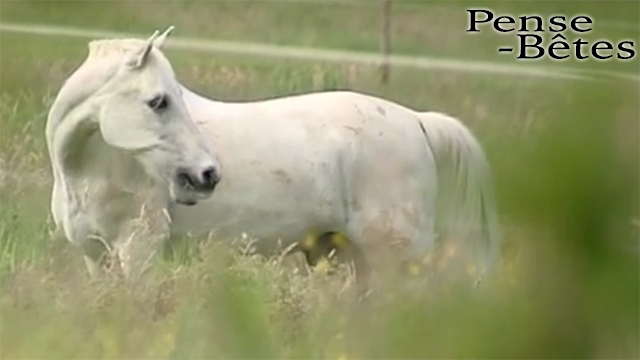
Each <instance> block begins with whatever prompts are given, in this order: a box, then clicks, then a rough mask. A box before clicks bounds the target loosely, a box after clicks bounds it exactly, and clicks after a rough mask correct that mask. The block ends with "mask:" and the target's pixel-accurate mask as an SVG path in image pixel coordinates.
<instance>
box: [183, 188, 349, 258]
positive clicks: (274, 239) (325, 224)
mask: <svg viewBox="0 0 640 360" xmlns="http://www.w3.org/2000/svg"><path fill="white" fill-rule="evenodd" d="M238 181H239V182H237V183H235V184H234V183H233V181H229V182H228V183H226V184H224V185H226V186H223V185H222V184H221V186H220V188H219V189H217V190H216V191H215V192H214V194H213V196H212V197H211V198H210V199H208V200H206V201H203V202H201V203H199V204H198V205H195V206H191V207H187V206H177V207H176V208H174V210H173V211H172V228H173V230H172V232H173V233H174V234H192V235H195V236H205V235H208V234H211V233H213V235H214V236H215V238H216V239H219V240H227V239H232V238H237V237H239V236H241V235H242V234H246V235H247V236H249V237H251V238H254V239H256V240H258V246H260V245H261V244H262V245H264V247H265V248H273V247H274V246H275V245H277V243H278V241H280V243H281V244H282V245H283V246H285V247H286V246H288V245H289V244H291V243H293V242H295V241H299V240H302V239H303V238H304V236H306V234H307V233H308V232H310V231H329V230H337V231H341V230H343V229H344V228H345V226H346V225H345V224H346V215H345V211H344V208H343V204H342V201H341V196H339V194H338V193H337V191H338V187H336V186H329V185H328V184H327V185H322V184H318V183H317V182H316V183H313V182H301V183H298V184H296V183H295V179H291V180H289V181H290V182H287V181H285V180H283V179H278V180H275V181H269V179H266V178H264V177H257V178H255V179H253V180H244V181H243V180H238Z"/></svg>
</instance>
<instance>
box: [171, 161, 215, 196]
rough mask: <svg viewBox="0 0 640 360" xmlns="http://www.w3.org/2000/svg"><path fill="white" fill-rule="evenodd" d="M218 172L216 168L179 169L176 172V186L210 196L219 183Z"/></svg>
mask: <svg viewBox="0 0 640 360" xmlns="http://www.w3.org/2000/svg"><path fill="white" fill-rule="evenodd" d="M220 179H221V177H220V171H219V170H218V168H217V167H216V166H212V165H210V166H205V167H202V168H198V169H194V168H180V169H178V170H177V172H176V180H177V183H178V185H179V186H180V187H181V188H182V189H184V190H190V191H196V192H199V193H205V194H210V193H211V192H213V190H214V189H215V188H216V185H218V183H219V182H220Z"/></svg>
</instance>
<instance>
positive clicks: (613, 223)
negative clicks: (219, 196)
mask: <svg viewBox="0 0 640 360" xmlns="http://www.w3.org/2000/svg"><path fill="white" fill-rule="evenodd" d="M475 3H477V4H480V5H485V6H494V7H495V8H498V7H500V6H502V9H504V10H503V11H515V12H517V11H527V10H530V9H532V8H534V7H535V6H539V7H538V8H537V10H536V11H537V12H539V13H543V12H553V11H560V10H562V11H565V12H573V13H581V12H584V11H588V12H589V13H590V14H591V15H592V16H594V17H595V18H596V19H598V18H605V19H620V20H621V21H622V20H624V21H626V22H634V23H635V24H638V23H640V19H639V16H638V14H639V12H638V3H637V2H635V1H626V2H625V1H616V2H612V5H602V3H600V5H598V3H596V2H589V1H585V2H577V1H571V2H569V1H566V2H561V3H558V4H560V5H557V7H555V8H554V7H553V6H552V5H550V4H552V3H553V2H536V4H538V5H535V4H534V2H518V4H521V5H517V6H516V5H515V3H510V5H505V4H506V3H504V2H495V1H494V2H484V3H482V2H479V1H478V2H475ZM443 4H444V3H442V4H440V5H442V6H438V7H431V6H430V5H429V4H427V3H426V2H418V1H415V2H408V1H407V2H403V3H400V4H398V6H397V9H396V10H394V19H396V21H395V25H394V39H395V40H394V48H393V49H394V52H395V53H403V54H413V55H437V56H442V57H460V58H466V59H481V60H495V61H500V62H504V61H506V60H504V58H500V57H498V56H497V55H496V54H495V52H494V50H493V49H494V48H495V47H497V45H495V44H497V41H498V40H496V38H495V35H491V34H483V35H482V36H479V37H478V36H476V37H469V36H468V35H465V34H464V33H463V32H462V31H461V29H460V26H464V23H463V20H464V7H463V6H462V5H460V3H458V2H456V3H455V4H451V3H448V4H449V5H447V6H444V5H443ZM0 10H1V11H0V20H1V21H2V22H33V23H45V24H59V25H73V26H78V27H90V28H100V29H110V30H118V31H128V32H139V33H143V34H147V33H148V34H150V33H151V32H152V31H153V30H155V29H156V28H159V29H163V28H164V27H166V26H167V25H168V23H172V24H174V25H176V33H175V35H176V36H177V37H180V36H194V37H195V36H198V37H205V38H210V39H227V40H243V41H255V42H269V43H278V44H291V45H305V46H318V47H326V48H345V49H352V50H367V51H375V50H376V49H377V46H378V41H379V40H378V27H377V22H378V16H379V9H378V7H377V6H374V5H371V4H370V3H368V4H366V5H365V4H364V3H362V4H360V6H355V5H353V4H347V3H346V2H329V1H314V2H302V1H292V2H284V1H268V2H267V1H256V2H249V1H242V2H237V1H236V2H231V1H228V2H222V1H215V2H202V1H166V2H165V1H163V2H120V1H118V2H54V1H16V2H3V3H2V5H1V9H0ZM439 11H440V12H439ZM634 11H635V12H634ZM72 13H73V14H75V15H73V16H72V15H71V14H72ZM634 14H635V15H634ZM396 15H397V17H396ZM452 29H457V30H455V31H453V30H452ZM603 31H605V32H604V33H598V34H599V35H602V36H603V37H611V38H616V37H620V38H622V37H633V36H635V40H636V41H637V40H638V37H637V31H636V33H635V35H634V34H633V32H631V34H629V33H627V31H628V30H624V29H623V30H620V29H617V28H616V29H613V28H612V29H609V30H606V29H605V30H603ZM500 41H501V42H500V44H501V45H502V44H503V43H502V40H500ZM86 52H87V39H73V38H64V37H41V36H36V35H24V34H13V33H6V32H0V357H1V358H3V359H19V358H20V359H23V358H25V359H26V358H40V359H44V358H65V359H70V358H95V359H97V358H101V359H102V358H149V359H150V358H172V359H173V358H175V359H186V358H209V359H210V358H223V359H231V358H246V359H256V358H279V359H284V358H287V359H288V358H291V359H293V358H295V359H302V358H305V359H318V358H327V359H355V358H366V359H374V358H375V359H389V358H402V359H409V358H440V359H442V358H537V359H540V358H553V359H560V358H567V359H568V358H572V359H575V358H607V359H613V358H620V359H630V358H639V357H640V341H639V340H638V339H639V338H640V309H639V306H638V304H640V273H639V270H640V268H639V266H640V262H639V256H640V247H639V246H638V237H639V236H640V214H639V209H638V199H639V198H640V184H639V181H638V174H639V173H640V169H639V166H640V158H639V154H640V147H639V145H638V144H639V138H638V137H639V135H640V129H639V127H640V106H639V103H638V99H639V98H640V90H639V87H638V82H634V81H628V80H616V79H607V78H599V79H598V80H596V81H587V80H566V79H565V80H553V79H548V78H534V77H521V76H506V75H491V74H471V73H468V72H464V73H463V72H449V71H441V70H435V69H434V70H429V71H425V70H415V69H406V68H405V69H393V70H392V75H391V79H390V82H389V83H388V84H386V85H382V84H380V82H379V76H378V69H377V68H376V67H374V66H368V65H358V64H350V63H344V64H337V63H323V62H313V61H295V60H275V59H270V58H261V57H239V56H231V55H220V54H210V53H209V54H208V53H201V52H195V51H188V50H174V49H170V50H167V51H166V52H165V53H166V55H167V57H168V58H169V59H170V61H171V62H172V64H173V65H174V68H175V70H176V73H177V75H178V78H179V79H180V81H181V82H183V83H184V84H185V85H187V86H188V87H191V88H193V89H194V90H197V91H199V92H201V93H203V94H206V95H207V96H209V97H211V98H215V99H219V100H225V101H249V100H257V99H264V98H272V97H276V96H286V95H291V94H297V93H304V92H310V91H321V90H335V89H349V90H355V91H361V92H364V93H368V94H374V95H378V96H381V97H384V98H387V99H390V100H393V101H396V102H399V103H401V104H404V105H407V106H410V107H414V108H417V109H422V110H435V111H442V112H446V113H449V114H451V115H454V116H456V117H458V118H460V119H462V121H463V122H464V123H465V124H466V125H467V126H468V127H469V128H470V129H471V130H472V131H473V132H474V134H476V136H477V138H478V139H479V141H480V142H481V143H482V145H483V146H484V148H485V150H486V152H487V156H488V158H489V161H490V163H491V166H492V170H493V174H494V180H495V186H496V193H497V196H498V202H499V209H500V219H501V225H502V227H503V237H504V244H503V255H504V256H503V259H502V263H501V264H500V268H499V271H498V274H497V275H496V278H495V279H494V281H491V282H490V283H488V284H487V286H484V287H481V288H479V289H478V290H477V291H475V292H470V291H469V289H468V288H467V287H464V286H460V285H459V284H458V283H456V282H455V281H450V282H448V281H446V278H444V280H445V281H438V282H437V283H435V284H433V281H432V279H430V278H428V277H424V278H420V279H418V280H419V282H418V285H424V286H417V287H406V286H402V285H401V282H391V283H385V284H382V287H381V290H380V291H379V292H378V293H376V294H377V295H376V296H374V297H372V298H371V299H369V301H367V302H366V303H357V302H353V301H352V296H351V295H352V287H353V286H352V283H353V278H352V276H351V275H350V274H349V273H348V272H347V271H339V272H338V273H337V274H335V275H332V276H328V275H326V274H324V273H323V272H322V271H312V270H309V269H306V268H304V267H301V266H299V262H296V259H280V258H277V257H275V258H264V257H261V256H257V255H253V254H250V253H249V254H248V253H246V251H245V248H244V247H243V246H242V244H237V243H236V241H235V239H210V240H209V241H204V242H202V245H201V248H200V253H201V257H202V261H190V260H191V258H190V257H188V256H185V257H184V258H182V259H174V260H173V261H159V262H158V264H157V265H158V266H157V269H156V270H157V271H156V273H155V274H154V277H153V278H152V279H150V281H149V282H148V283H146V284H145V285H144V286H140V287H138V288H136V289H131V288H128V287H126V286H122V284H120V283H117V282H114V283H100V284H96V283H93V282H92V281H90V279H89V277H88V274H86V271H85V267H84V264H83V262H82V258H81V256H80V254H79V253H78V251H77V250H76V249H74V248H72V247H71V246H70V244H68V243H67V242H66V241H63V240H61V241H54V240H53V239H52V238H51V236H50V232H51V230H52V224H51V219H50V215H49V201H50V186H51V174H50V169H49V164H48V155H47V153H46V150H45V149H46V145H45V140H44V124H45V120H46V115H47V111H48V107H49V105H50V104H51V102H52V100H53V97H54V96H55V94H56V92H57V90H58V89H59V87H60V85H61V84H62V82H63V81H64V80H65V79H66V78H67V77H68V76H69V74H70V73H71V72H72V71H73V70H74V69H75V68H76V67H77V66H78V65H79V64H80V63H81V62H82V61H83V60H84V57H85V56H86ZM552 65H554V66H560V65H558V64H552ZM574 66H575V64H574ZM580 66H584V67H585V68H589V69H598V70H616V71H625V72H630V73H633V72H634V71H635V73H636V74H637V69H638V62H637V59H635V60H634V62H629V63H624V64H616V63H593V62H590V63H587V64H581V65H580ZM633 66H635V68H634V67H633ZM180 260H182V261H180Z"/></svg>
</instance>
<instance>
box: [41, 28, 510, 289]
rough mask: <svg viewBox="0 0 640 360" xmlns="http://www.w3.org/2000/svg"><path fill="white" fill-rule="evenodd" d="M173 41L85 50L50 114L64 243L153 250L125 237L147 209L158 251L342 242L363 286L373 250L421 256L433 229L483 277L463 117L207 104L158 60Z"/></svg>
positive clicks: (363, 106) (470, 146)
mask: <svg viewBox="0 0 640 360" xmlns="http://www.w3.org/2000/svg"><path fill="white" fill-rule="evenodd" d="M172 29H173V27H170V28H169V29H168V30H167V31H165V32H164V33H163V34H162V35H160V36H156V34H154V36H152V37H151V38H150V39H148V40H147V41H146V42H145V41H141V40H136V39H121V40H97V41H93V42H91V43H90V46H89V47H90V51H89V56H88V59H87V61H86V62H85V64H84V65H83V66H82V67H81V68H80V69H79V70H77V71H76V73H75V74H74V75H73V76H72V77H71V79H70V80H68V81H67V82H66V83H65V85H64V86H63V88H62V90H61V92H60V95H59V96H58V98H57V99H56V102H55V103H54V105H53V108H52V110H51V113H50V116H49V121H48V124H47V140H48V142H49V149H50V152H51V153H52V158H51V160H52V163H53V168H54V175H55V183H54V190H53V200H52V209H53V213H54V219H55V220H56V223H57V224H58V225H59V226H60V227H61V228H62V229H64V233H65V234H66V236H67V237H68V238H69V240H70V241H71V242H73V243H76V244H78V245H81V246H83V247H85V248H86V246H85V245H83V244H88V243H91V244H94V245H95V244H97V243H100V244H107V245H106V246H104V245H103V246H102V247H107V248H108V247H110V246H111V244H119V243H124V244H132V243H149V242H150V241H151V240H145V239H143V238H141V237H138V238H135V239H132V237H131V236H130V235H125V234H127V230H129V227H128V225H127V224H130V223H131V222H132V220H133V219H135V216H136V215H137V214H138V213H140V211H141V208H142V209H146V210H145V211H146V213H156V214H157V216H155V217H153V218H154V222H153V225H152V226H151V225H150V226H148V229H152V230H153V231H152V232H154V234H155V236H154V237H153V238H154V239H156V238H157V239H160V238H162V239H169V238H172V237H174V236H180V235H185V234H191V235H196V236H198V235H206V234H210V233H211V232H212V231H215V233H216V237H217V238H218V239H227V238H233V237H237V236H238V235H240V234H241V233H246V234H248V235H250V236H251V237H253V238H255V239H257V242H256V243H255V246H256V248H257V250H258V251H259V252H269V251H272V250H274V249H275V248H276V244H280V245H282V246H284V247H288V246H290V245H291V246H290V248H293V249H295V250H300V251H303V252H306V255H307V259H310V256H311V253H312V252H311V251H310V249H308V248H305V246H302V245H300V240H302V239H305V238H307V236H308V235H309V234H310V233H313V234H319V235H318V238H336V237H335V236H334V235H335V234H341V235H342V236H340V237H339V238H341V239H348V242H349V246H350V248H351V249H354V251H352V252H351V253H352V254H355V256H356V257H357V259H356V260H357V261H356V273H357V275H358V273H359V275H361V276H360V279H363V280H362V281H363V282H364V283H366V282H367V274H368V268H369V267H370V265H373V263H374V262H373V255H372V254H373V253H374V251H373V249H382V252H385V251H387V250H385V249H386V247H388V246H390V244H392V243H395V242H398V241H400V242H403V243H405V244H406V245H408V246H406V247H405V251H406V254H407V255H409V256H415V255H422V254H427V253H429V252H430V251H431V250H433V248H434V245H435V242H436V228H438V229H441V231H443V232H445V233H447V234H455V236H454V235H452V236H454V237H455V238H456V239H465V242H464V243H463V244H464V245H465V246H467V247H468V248H469V249H471V250H472V251H473V253H474V254H475V255H476V256H475V257H476V258H477V260H478V265H479V266H480V267H479V269H480V271H484V270H488V269H490V268H491V267H492V265H493V264H494V263H495V261H496V257H497V255H498V252H499V237H498V234H497V225H496V210H495V207H494V198H493V194H492V184H491V175H490V170H489V165H488V163H487V161H486V158H485V155H484V153H483V150H482V148H481V146H480V145H479V144H478V142H477V140H476V139H475V138H474V136H473V135H472V134H471V132H470V131H469V130H468V129H467V128H466V127H464V125H462V123H461V122H459V121H458V120H457V119H455V118H452V117H450V116H447V115H444V114H440V113H434V112H417V111H414V110H411V109H409V108H406V107H404V106H402V105H399V104H396V103H393V102H391V101H387V100H384V99H381V98H377V97H374V96H369V95H365V94H360V93H355V92H349V91H331V92H319V93H309V94H304V95H296V96H289V97H282V98H275V99H269V100H263V101H252V102H221V101H214V100H211V99H208V98H206V97H204V96H202V95H199V94H197V93H196V92H194V91H192V90H190V89H188V88H187V87H185V86H184V85H182V84H179V83H178V82H177V80H175V77H174V74H173V71H172V69H171V66H170V64H169V62H168V61H167V60H166V58H165V57H164V55H163V54H162V52H161V48H162V45H163V44H164V42H165V40H166V38H167V36H168V35H169V34H170V33H171V31H172ZM132 57H133V61H132V60H131V59H132ZM131 64H133V65H131ZM145 102H146V103H145ZM159 104H162V105H159ZM56 129H58V130H56ZM60 129H63V130H60ZM61 131H62V132H61ZM58 133H60V134H58ZM59 138H66V139H67V140H66V141H62V140H58V139H59ZM56 140H57V141H56ZM210 154H213V155H210ZM105 159H109V160H108V161H107V160H105ZM215 184H217V186H215ZM214 186H215V192H214V193H213V196H209V195H210V194H211V192H212V191H213V188H214ZM102 187H105V189H104V190H102V191H101V192H100V191H93V192H92V191H91V189H92V188H100V189H102ZM138 188H144V189H145V190H149V191H145V192H144V194H146V195H145V196H144V197H143V199H132V198H131V197H130V196H129V194H130V193H131V192H136V190H135V189H138ZM114 194H117V195H114ZM136 195H138V194H136ZM108 209H113V210H112V211H109V210H108ZM160 213H162V214H163V215H164V216H160V215H159V214H160ZM323 234H324V235H327V234H328V235H329V236H324V235H323ZM94 238H100V239H101V241H98V242H96V241H93V240H92V239H94ZM119 238H123V239H124V240H122V239H120V240H118V239H119ZM128 246H131V245H128ZM140 247H141V248H142V247H143V246H142V245H140ZM115 248H118V247H117V245H116V246H115ZM124 248H125V249H128V247H127V246H124ZM325 248H327V249H330V248H332V247H331V246H328V247H325ZM91 251H93V250H91ZM387 252H388V251H387ZM85 253H86V254H87V256H88V257H89V258H92V259H93V258H94V256H93V255H91V252H90V251H89V250H85ZM137 256H138V257H140V256H141V255H137ZM121 257H125V258H128V257H132V254H129V252H128V251H123V252H121ZM121 261H122V260H121ZM310 261H312V260H310Z"/></svg>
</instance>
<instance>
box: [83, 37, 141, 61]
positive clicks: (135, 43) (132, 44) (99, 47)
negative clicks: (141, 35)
mask: <svg viewBox="0 0 640 360" xmlns="http://www.w3.org/2000/svg"><path fill="white" fill-rule="evenodd" d="M144 43H145V42H144V41H143V40H140V39H100V40H93V41H90V42H89V55H88V56H87V61H88V60H95V59H100V58H104V57H111V56H114V55H124V54H126V53H131V52H132V51H135V50H137V49H140V47H141V46H143V45H144Z"/></svg>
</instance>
